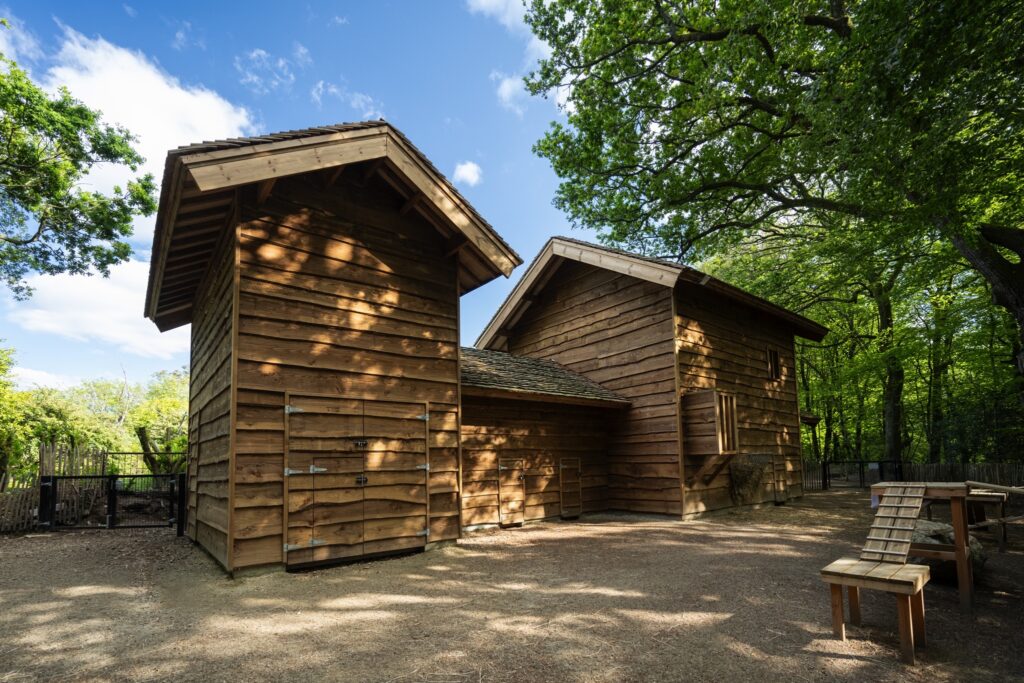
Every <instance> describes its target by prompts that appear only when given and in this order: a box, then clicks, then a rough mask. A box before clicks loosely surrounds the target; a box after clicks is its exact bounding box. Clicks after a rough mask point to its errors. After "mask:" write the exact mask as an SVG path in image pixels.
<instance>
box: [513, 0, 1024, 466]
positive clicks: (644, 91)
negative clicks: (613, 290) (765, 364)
mask: <svg viewBox="0 0 1024 683" xmlns="http://www.w3.org/2000/svg"><path fill="white" fill-rule="evenodd" d="M527 22H528V24H529V25H530V26H531V28H532V29H533V31H534V33H535V34H536V35H537V37H538V38H539V39H541V40H543V41H544V42H545V43H547V44H548V45H549V46H550V48H551V54H550V57H548V58H546V59H543V60H541V62H540V64H539V66H538V68H537V69H536V70H535V71H534V72H533V73H532V74H531V75H530V76H529V77H528V78H527V86H528V88H529V89H530V90H531V91H532V92H533V93H535V94H542V95H548V94H551V93H554V92H557V93H558V95H559V98H560V100H561V101H563V102H564V103H565V104H564V111H565V114H566V117H567V118H566V121H565V122H564V123H562V122H556V123H553V124H552V126H551V128H550V130H549V131H548V133H547V134H546V135H545V136H544V138H543V139H541V140H540V141H539V142H538V143H537V145H536V148H535V149H536V151H537V152H538V153H539V154H540V155H541V156H543V157H545V158H547V159H549V160H550V161H551V164H552V166H553V168H554V170H555V171H556V173H557V174H558V175H559V176H560V178H561V183H560V185H559V188H558V191H557V194H556V197H555V204H556V206H558V207H559V208H561V209H563V210H565V211H566V213H567V214H568V215H569V216H570V218H571V219H572V220H573V222H574V224H576V225H578V226H583V227H589V228H596V229H598V230H599V231H600V234H601V236H602V239H604V240H605V241H607V242H610V243H613V244H615V245H617V246H623V247H626V248H630V249H633V250H635V251H639V252H641V253H645V254H649V255H656V256H661V257H666V258H671V259H675V260H680V261H691V262H698V263H700V262H703V267H705V268H707V269H710V270H712V271H714V272H717V273H720V274H722V275H723V277H725V278H726V279H728V280H731V281H732V282H734V283H735V284H737V285H739V286H741V287H745V288H747V289H751V290H753V291H755V292H757V293H760V294H762V295H765V296H767V297H768V298H771V299H773V300H775V301H778V302H780V303H783V304H785V305H790V306H792V307H795V308H796V309H797V310H800V311H803V312H806V313H808V314H809V315H811V317H814V318H816V319H818V320H820V321H821V322H823V323H825V324H827V325H829V326H830V327H831V329H832V330H833V331H832V333H831V334H830V335H829V337H828V338H827V339H826V340H825V341H824V342H823V343H822V344H821V345H805V346H804V348H803V349H802V353H801V356H800V368H799V370H800V380H801V383H802V385H803V389H804V395H803V399H804V400H806V401H807V402H808V404H807V405H805V406H804V408H805V409H807V410H808V411H812V412H819V413H821V414H822V417H823V420H822V423H821V424H820V425H819V426H818V428H817V429H816V430H811V431H810V432H809V434H810V436H811V437H813V438H814V439H815V443H813V444H808V446H809V447H813V450H814V452H816V453H818V454H822V455H829V456H834V455H838V454H841V455H843V456H844V457H877V456H881V455H883V454H884V455H885V456H886V457H889V458H899V457H903V456H904V455H906V454H912V455H914V456H915V457H920V458H927V459H930V460H939V459H949V458H953V459H973V458H984V457H1005V456H1006V455H1008V454H1010V453H1012V452H1014V444H1016V450H1017V451H1019V446H1020V445H1021V434H1020V429H1019V428H1017V427H1015V426H1014V425H1015V424H1017V423H1019V421H1020V420H1021V418H1022V417H1024V415H1022V414H1021V410H1022V406H1024V386H1022V383H1021V382H1022V380H1021V375H1024V263H1022V258H1024V229H1022V228H1024V202H1022V199H1021V197H1022V193H1021V186H1022V180H1024V125H1022V124H1024V109H1022V108H1021V106H1020V95H1021V92H1024V88H1022V86H1024V47H1022V46H1024V43H1022V42H1021V40H1020V35H1021V34H1022V29H1024V4H1021V3H1019V2H1011V1H1009V0H979V2H976V3H942V2H940V3H935V2H927V1H926V0H849V1H848V2H844V1H843V0H830V1H828V2H825V1H823V0H798V1H797V2H791V1H790V0H786V1H785V2H783V1H781V0H766V1H764V2H756V3H751V2H741V1H738V0H726V1H724V2H713V3H712V2H703V1H702V0H675V1H674V0H616V1H614V2H597V1H594V0H533V2H532V4H531V7H530V9H529V11H528V13H527ZM968 266H969V267H968ZM972 269H973V270H972ZM992 300H994V301H995V303H996V304H998V305H999V306H1000V307H1002V308H1003V309H1005V311H1008V312H1009V313H1010V314H1011V315H1012V316H1013V318H1014V319H1015V321H1016V326H1015V327H1014V326H1013V325H1012V324H1010V323H1008V318H1007V316H1006V314H1005V313H1001V312H1000V311H999V310H998V309H996V308H994V307H993V306H992V304H991V301H992ZM1013 358H1016V366H1017V367H1016V369H1017V374H1016V375H1015V374H1014V366H1013V363H1012V362H1009V363H1008V362H1007V361H1008V359H1013Z"/></svg>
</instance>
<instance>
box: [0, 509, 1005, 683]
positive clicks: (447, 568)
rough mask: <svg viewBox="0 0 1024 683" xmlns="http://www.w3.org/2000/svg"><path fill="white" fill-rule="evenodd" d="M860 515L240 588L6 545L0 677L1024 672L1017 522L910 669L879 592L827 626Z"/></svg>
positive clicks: (516, 548)
mask: <svg viewBox="0 0 1024 683" xmlns="http://www.w3.org/2000/svg"><path fill="white" fill-rule="evenodd" d="M870 515H871V512H870V509H869V507H868V501H867V497H866V496H865V495H863V494H862V493H859V492H849V491H841V492H830V493H817V494H812V495H808V496H806V497H805V498H804V499H802V500H801V501H799V502H797V503H796V504H791V505H788V506H785V507H779V508H764V509H760V510H752V511H742V512H738V513H734V514H726V515H722V516H718V517H714V518H710V519H707V520H703V521H697V522H686V523H683V522H677V521H673V520H669V519H666V518H659V517H649V516H639V515H612V514H608V515H599V516H591V517H587V518H584V519H583V520H581V521H579V522H572V523H544V524H538V525H534V526H529V527H526V528H524V529H517V530H505V531H495V532H488V533H482V534H478V535H474V536H471V537H469V538H467V539H464V540H463V541H461V542H460V543H459V544H458V545H457V546H454V547H447V548H443V549H439V550H435V551H432V552H428V553H423V554H419V555H412V556H406V557H402V558H397V559H390V560H384V561H378V562H369V563H362V564H355V565H349V566H344V567H335V568H330V569H322V570H317V571H313V572H308V573H301V574H283V573H269V574H264V575H259V576H250V577H247V578H241V579H234V580H232V579H229V578H227V577H225V575H224V574H223V573H222V572H221V571H220V569H218V568H217V567H216V566H215V565H214V563H213V562H212V561H211V560H209V559H208V558H207V557H206V555H205V554H204V553H203V552H202V551H201V550H199V549H198V548H196V547H195V546H193V545H191V544H190V543H188V542H187V541H183V540H181V539H175V538H174V537H173V536H171V535H170V534H168V533H165V532H163V531H151V530H146V531H118V532H87V533H78V532H66V533H62V534H49V535H43V536H28V537H19V538H4V539H0V605H2V607H3V609H2V612H0V681H8V680H17V681H20V680H48V679H62V680H67V679H72V680H128V679H131V680H150V681H161V680H171V679H173V680H181V679H183V678H185V679H188V680H224V681H228V680H230V681H238V680H253V679H272V680H285V679H287V680H289V681H303V680H317V681H320V680H338V681H349V680H351V681H437V682H439V681H518V682H522V683H532V682H534V681H651V680H656V681H676V680H709V681H711V680H713V681H731V680H744V679H746V680H757V679H762V680H765V679H766V677H770V679H767V680H778V679H782V678H785V679H790V680H835V679H839V680H858V681H861V680H873V681H877V680H921V681H924V680H928V681H944V680H967V679H970V680H1000V681H1005V680H1012V679H1017V680H1022V681H1024V660H1022V657H1021V656H1020V654H1019V651H1020V649H1021V646H1022V645H1024V642H1022V638H1024V636H1022V633H1024V615H1022V609H1021V605H1022V604H1024V591H1022V587H1024V527H1022V526H1017V527H1015V528H1014V529H1012V530H1011V547H1010V552H1008V553H1007V554H1004V555H1000V554H996V553H995V552H994V551H993V552H992V554H991V559H990V561H989V566H988V567H987V571H986V575H985V576H984V577H983V580H982V583H981V585H980V586H979V591H978V600H977V603H978V604H977V608H976V610H975V613H974V614H973V615H970V616H966V615H962V614H961V613H960V612H959V610H958V608H957V604H958V603H957V596H956V591H955V589H954V588H953V587H951V586H945V585H941V584H937V583H934V582H933V584H930V585H929V587H928V588H927V590H926V601H927V608H928V628H929V646H928V648H927V649H926V650H923V651H921V652H920V653H919V663H918V665H917V666H916V667H912V668H911V667H905V666H904V665H902V664H900V663H899V662H898V658H897V647H898V642H897V636H896V632H895V628H896V615H895V606H894V605H893V604H892V602H891V598H889V596H887V595H884V594H878V593H869V594H867V595H866V596H865V598H864V620H865V626H864V627H862V628H851V629H850V635H851V638H850V640H849V641H847V642H846V643H840V642H838V641H835V640H833V639H832V638H831V637H830V628H829V623H830V622H829V606H828V598H827V591H826V589H825V586H824V584H822V583H821V581H820V580H819V578H818V570H819V569H820V568H821V567H822V566H823V565H825V564H827V563H828V562H830V561H831V560H833V559H835V558H837V557H839V556H841V555H844V554H850V553H852V552H854V551H855V550H856V548H857V547H858V546H859V545H860V544H861V543H862V542H863V537H864V533H865V531H866V529H867V526H868V524H869V521H870Z"/></svg>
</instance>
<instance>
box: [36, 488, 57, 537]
mask: <svg viewBox="0 0 1024 683" xmlns="http://www.w3.org/2000/svg"><path fill="white" fill-rule="evenodd" d="M56 517H57V477H54V476H51V475H47V476H45V477H39V526H41V527H46V528H47V529H52V528H53V523H54V520H55V519H56Z"/></svg>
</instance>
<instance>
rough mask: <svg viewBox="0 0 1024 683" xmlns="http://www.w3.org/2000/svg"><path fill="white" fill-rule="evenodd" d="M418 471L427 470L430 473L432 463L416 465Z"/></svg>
mask: <svg viewBox="0 0 1024 683" xmlns="http://www.w3.org/2000/svg"><path fill="white" fill-rule="evenodd" d="M416 469H418V470H426V471H427V472H429V471H430V463H429V462H425V463H423V464H422V465H416Z"/></svg>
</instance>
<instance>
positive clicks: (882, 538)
mask: <svg viewBox="0 0 1024 683" xmlns="http://www.w3.org/2000/svg"><path fill="white" fill-rule="evenodd" d="M925 488H926V486H925V484H919V483H907V484H901V485H898V486H888V487H886V489H885V492H884V493H883V494H882V497H881V499H880V500H879V503H878V512H877V513H876V514H875V519H874V521H873V522H872V524H871V530H870V531H869V533H868V537H867V542H866V543H865V544H864V548H863V550H862V551H861V553H860V559H862V560H870V561H875V562H885V563H893V564H905V563H906V561H907V554H908V553H909V552H910V541H911V538H912V537H913V534H914V524H915V522H916V520H917V517H918V515H920V514H921V505H922V503H923V502H924V491H925Z"/></svg>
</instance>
